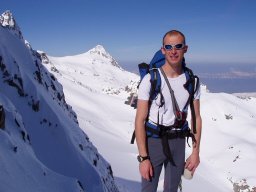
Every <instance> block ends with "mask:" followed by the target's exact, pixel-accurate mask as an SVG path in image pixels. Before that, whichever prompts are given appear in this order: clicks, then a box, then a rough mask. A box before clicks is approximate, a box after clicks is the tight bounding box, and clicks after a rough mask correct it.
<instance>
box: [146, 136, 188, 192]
mask: <svg viewBox="0 0 256 192" xmlns="http://www.w3.org/2000/svg"><path fill="white" fill-rule="evenodd" d="M168 142H169V147H170V150H171V154H172V156H173V159H174V162H175V164H176V166H173V165H172V164H171V163H170V162H169V161H167V160H166V156H165V155H164V153H163V146H162V141H161V139H159V138H148V143H147V144H148V152H149V156H150V161H151V163H152V166H153V172H154V175H153V177H152V179H151V181H147V180H145V179H143V178H142V190H141V192H156V191H157V186H158V181H159V177H160V174H161V171H162V167H163V165H164V168H165V174H164V192H177V190H178V186H179V183H180V179H181V175H182V173H183V170H184V165H185V164H184V162H185V139H182V138H176V139H169V141H168Z"/></svg>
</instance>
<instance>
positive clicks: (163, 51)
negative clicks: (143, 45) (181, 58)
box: [161, 47, 165, 55]
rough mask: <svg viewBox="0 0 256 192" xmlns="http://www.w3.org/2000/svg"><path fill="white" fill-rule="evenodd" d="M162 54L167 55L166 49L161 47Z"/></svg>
mask: <svg viewBox="0 0 256 192" xmlns="http://www.w3.org/2000/svg"><path fill="white" fill-rule="evenodd" d="M161 51H162V54H163V55H165V49H164V48H163V47H161Z"/></svg>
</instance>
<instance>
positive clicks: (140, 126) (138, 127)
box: [135, 122, 148, 156]
mask: <svg viewBox="0 0 256 192" xmlns="http://www.w3.org/2000/svg"><path fill="white" fill-rule="evenodd" d="M135 136H136V142H137V146H138V150H139V154H140V155H141V156H147V155H148V152H147V147H146V131H145V127H144V122H136V123H135Z"/></svg>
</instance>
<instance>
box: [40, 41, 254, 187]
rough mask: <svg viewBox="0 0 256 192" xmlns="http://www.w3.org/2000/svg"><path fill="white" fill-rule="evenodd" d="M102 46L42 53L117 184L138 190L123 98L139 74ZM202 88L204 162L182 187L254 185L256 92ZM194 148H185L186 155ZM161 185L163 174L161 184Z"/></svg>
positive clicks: (130, 115)
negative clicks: (80, 51) (55, 54)
mask: <svg viewBox="0 0 256 192" xmlns="http://www.w3.org/2000/svg"><path fill="white" fill-rule="evenodd" d="M98 48H100V50H99V51H88V52H86V53H84V54H81V55H75V56H68V57H50V56H47V55H46V54H45V53H41V54H42V55H43V57H44V58H45V60H44V61H46V62H45V66H46V67H47V68H48V69H49V70H51V71H52V72H53V73H54V74H55V76H56V78H57V79H58V80H59V81H60V82H61V84H62V85H63V89H64V92H65V95H66V100H67V102H68V103H69V104H70V105H72V107H73V109H74V111H76V113H77V115H78V121H79V123H80V126H81V128H82V129H83V130H84V132H86V133H87V134H88V135H89V136H90V138H91V140H92V142H93V143H94V144H95V145H96V146H97V148H98V150H99V152H100V153H101V154H103V156H104V157H105V158H106V159H107V160H108V161H109V162H110V163H111V165H112V168H113V172H114V175H115V177H116V179H117V180H118V185H119V188H120V189H122V191H133V192H134V191H135V192H136V191H139V189H140V176H139V172H138V162H137V160H136V155H137V148H136V145H130V144H129V142H130V138H131V135H132V132H133V129H134V117H135V110H134V109H133V108H131V107H129V106H128V105H125V104H124V102H125V100H126V98H127V97H128V95H129V90H130V89H134V88H136V82H137V81H138V80H139V77H138V76H136V75H135V74H132V73H129V72H127V71H124V70H122V69H121V68H120V67H116V66H113V65H111V62H110V60H111V59H107V58H106V57H104V56H101V54H95V53H99V52H101V51H102V50H103V52H104V53H105V51H104V49H103V48H102V46H97V47H95V48H94V49H92V50H97V49H98ZM102 55H104V54H102ZM96 57H97V59H95V58H96ZM201 88H202V96H201V113H202V119H203V133H202V142H201V164H200V167H199V168H198V170H197V172H196V175H195V176H194V179H193V180H192V181H193V182H191V181H186V180H184V181H183V185H184V186H183V190H184V191H206V190H207V191H208V192H216V191H218V192H219V191H223V192H226V191H249V189H250V191H253V189H252V188H253V187H255V186H256V174H255V173H254V172H253V171H252V167H253V163H254V161H255V160H256V154H255V151H256V141H255V139H254V138H255V134H256V129H255V126H256V121H255V120H256V98H254V97H246V98H245V99H243V98H240V97H236V96H234V95H230V94H225V93H218V94H213V93H209V91H208V90H207V88H206V86H201ZM106 90H109V91H106ZM190 150H191V149H190V148H187V155H188V154H189V152H190ZM247 184H248V186H247V187H246V185H247ZM241 186H244V187H241ZM162 187H163V178H162V179H161V181H160V183H159V190H162ZM243 188H244V190H242V189H243Z"/></svg>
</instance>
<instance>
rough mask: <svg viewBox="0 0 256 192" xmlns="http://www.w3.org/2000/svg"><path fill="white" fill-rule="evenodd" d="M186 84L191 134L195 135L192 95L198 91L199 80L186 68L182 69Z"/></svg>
mask: <svg viewBox="0 0 256 192" xmlns="http://www.w3.org/2000/svg"><path fill="white" fill-rule="evenodd" d="M184 72H185V75H186V79H187V82H186V83H185V84H184V87H185V89H187V91H188V92H189V100H188V103H189V105H190V110H191V117H192V123H193V133H194V134H196V114H195V108H194V95H195V93H196V92H197V90H198V89H199V78H198V76H196V75H194V73H193V71H192V70H191V69H189V68H188V67H184Z"/></svg>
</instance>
